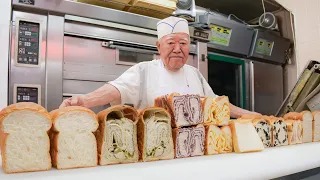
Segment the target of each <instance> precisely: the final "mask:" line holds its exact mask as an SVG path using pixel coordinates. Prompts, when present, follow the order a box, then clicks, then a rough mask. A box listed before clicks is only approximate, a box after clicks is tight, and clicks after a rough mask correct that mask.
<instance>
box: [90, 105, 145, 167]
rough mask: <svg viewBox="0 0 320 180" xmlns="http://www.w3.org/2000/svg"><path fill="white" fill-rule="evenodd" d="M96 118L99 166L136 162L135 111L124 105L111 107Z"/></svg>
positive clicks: (136, 117) (137, 155) (136, 119)
mask: <svg viewBox="0 0 320 180" xmlns="http://www.w3.org/2000/svg"><path fill="white" fill-rule="evenodd" d="M98 118H99V130H98V131H97V133H96V138H97V142H98V155H99V164H100V165H108V164H120V163H133V162H138V159H139V150H138V144H137V121H138V112H137V110H135V109H134V108H132V107H130V106H126V105H117V106H112V107H110V108H108V109H105V110H103V111H101V112H99V113H98Z"/></svg>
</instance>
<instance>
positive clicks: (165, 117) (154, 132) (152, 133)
mask: <svg viewBox="0 0 320 180" xmlns="http://www.w3.org/2000/svg"><path fill="white" fill-rule="evenodd" d="M138 145H139V153H140V160H141V161H145V162H146V161H156V160H163V159H173V158H174V150H173V140H172V130H171V116H170V114H169V113H168V112H167V111H166V110H165V109H163V108H159V107H148V108H145V109H143V110H142V111H141V112H140V114H139V122H138Z"/></svg>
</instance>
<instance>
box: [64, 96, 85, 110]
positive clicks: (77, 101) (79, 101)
mask: <svg viewBox="0 0 320 180" xmlns="http://www.w3.org/2000/svg"><path fill="white" fill-rule="evenodd" d="M68 106H85V100H84V97H83V96H74V97H71V98H68V99H65V100H64V101H63V102H62V104H61V105H60V107H59V108H64V107H68Z"/></svg>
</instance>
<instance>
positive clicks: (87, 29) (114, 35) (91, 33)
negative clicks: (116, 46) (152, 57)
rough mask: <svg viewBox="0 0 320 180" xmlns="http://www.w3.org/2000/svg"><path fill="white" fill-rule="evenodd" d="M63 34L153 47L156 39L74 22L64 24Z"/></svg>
mask: <svg viewBox="0 0 320 180" xmlns="http://www.w3.org/2000/svg"><path fill="white" fill-rule="evenodd" d="M65 33H66V34H70V35H78V36H82V37H90V38H97V39H104V40H112V41H120V42H121V41H122V42H129V43H138V44H142V45H152V46H155V43H156V41H157V37H156V36H154V35H149V34H141V33H137V32H130V31H126V30H120V29H114V28H108V27H101V26H88V24H82V23H75V22H66V23H65Z"/></svg>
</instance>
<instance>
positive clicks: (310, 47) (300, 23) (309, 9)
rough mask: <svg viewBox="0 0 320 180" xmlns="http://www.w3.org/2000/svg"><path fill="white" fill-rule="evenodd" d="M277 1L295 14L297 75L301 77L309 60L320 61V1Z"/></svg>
mask: <svg viewBox="0 0 320 180" xmlns="http://www.w3.org/2000/svg"><path fill="white" fill-rule="evenodd" d="M276 1H277V2H278V3H280V4H281V5H282V6H284V7H285V8H286V9H288V10H289V11H291V12H292V13H293V14H294V24H295V36H296V58H297V73H298V74H297V75H299V74H300V73H301V72H302V70H303V68H304V67H305V66H306V64H307V62H308V61H309V60H318V61H320V12H319V11H320V1H319V0H276ZM295 78H296V77H295Z"/></svg>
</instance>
